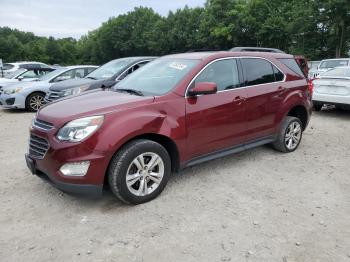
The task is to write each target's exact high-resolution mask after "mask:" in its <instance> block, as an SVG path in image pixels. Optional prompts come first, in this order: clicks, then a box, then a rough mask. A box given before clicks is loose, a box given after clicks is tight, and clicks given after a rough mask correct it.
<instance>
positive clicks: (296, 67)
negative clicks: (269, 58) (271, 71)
mask: <svg viewBox="0 0 350 262" xmlns="http://www.w3.org/2000/svg"><path fill="white" fill-rule="evenodd" d="M278 60H279V61H280V62H282V63H283V64H284V65H285V66H286V67H288V68H289V69H291V70H292V71H294V72H295V73H297V74H298V75H300V76H302V77H305V76H304V73H303V71H301V69H300V67H299V65H298V64H297V62H296V61H295V59H293V58H280V59H278Z"/></svg>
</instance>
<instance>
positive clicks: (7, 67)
mask: <svg viewBox="0 0 350 262" xmlns="http://www.w3.org/2000/svg"><path fill="white" fill-rule="evenodd" d="M33 67H36V68H38V67H40V68H42V69H50V68H52V67H50V66H48V65H47V64H44V63H41V62H34V61H33V62H27V61H23V62H15V63H5V64H4V68H3V70H4V71H3V73H4V77H7V76H8V75H9V74H12V73H13V72H15V71H17V70H19V69H22V68H23V69H31V68H33Z"/></svg>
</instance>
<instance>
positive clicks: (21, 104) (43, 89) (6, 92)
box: [0, 66, 97, 112]
mask: <svg viewBox="0 0 350 262" xmlns="http://www.w3.org/2000/svg"><path fill="white" fill-rule="evenodd" d="M96 68H97V67H96V66H68V67H62V68H59V69H56V70H55V71H52V72H50V73H48V74H46V75H44V76H42V77H40V78H39V79H38V80H37V81H33V82H17V83H14V84H11V85H8V86H6V87H2V88H1V90H0V105H2V107H4V108H19V109H27V110H28V111H32V112H35V111H38V110H39V109H40V107H41V106H42V105H43V102H44V97H45V95H46V93H47V92H48V91H49V89H50V87H51V85H53V84H54V83H57V82H60V81H64V80H68V79H72V78H81V77H84V76H86V75H87V74H89V73H90V72H92V71H93V70H95V69H96Z"/></svg>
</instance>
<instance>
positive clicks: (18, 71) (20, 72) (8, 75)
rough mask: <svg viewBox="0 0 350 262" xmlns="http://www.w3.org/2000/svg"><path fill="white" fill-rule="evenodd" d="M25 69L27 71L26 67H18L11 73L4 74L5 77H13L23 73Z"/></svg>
mask: <svg viewBox="0 0 350 262" xmlns="http://www.w3.org/2000/svg"><path fill="white" fill-rule="evenodd" d="M26 71H27V70H26V69H19V70H16V71H14V72H11V73H9V74H7V75H5V78H8V79H14V78H16V77H18V76H20V75H21V74H23V73H24V72H26Z"/></svg>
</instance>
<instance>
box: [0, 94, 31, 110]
mask: <svg viewBox="0 0 350 262" xmlns="http://www.w3.org/2000/svg"><path fill="white" fill-rule="evenodd" d="M25 104H26V99H25V97H24V96H23V95H21V94H18V93H17V94H12V95H7V94H5V93H2V94H1V95H0V105H1V106H2V107H4V108H21V109H23V108H25Z"/></svg>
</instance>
